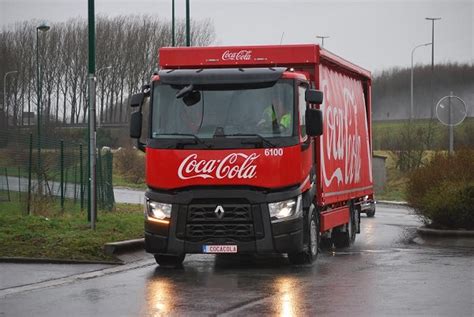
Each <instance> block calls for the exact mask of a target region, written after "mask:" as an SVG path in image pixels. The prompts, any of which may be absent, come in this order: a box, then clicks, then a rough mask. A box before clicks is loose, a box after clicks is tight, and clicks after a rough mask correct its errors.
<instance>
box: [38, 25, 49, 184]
mask: <svg viewBox="0 0 474 317" xmlns="http://www.w3.org/2000/svg"><path fill="white" fill-rule="evenodd" d="M49 29H50V27H49V25H47V24H45V23H43V24H41V25H39V26H37V27H36V85H37V87H36V89H37V91H36V98H37V108H36V116H37V118H38V119H37V125H38V127H37V133H38V189H40V188H41V176H40V174H41V98H42V96H41V77H40V74H41V71H40V61H39V32H40V31H41V32H47V31H48V30H49ZM40 191H41V190H40Z"/></svg>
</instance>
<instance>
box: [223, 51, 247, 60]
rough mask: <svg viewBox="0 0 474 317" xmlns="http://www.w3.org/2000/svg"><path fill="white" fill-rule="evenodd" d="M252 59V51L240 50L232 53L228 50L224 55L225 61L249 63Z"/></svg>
mask: <svg viewBox="0 0 474 317" xmlns="http://www.w3.org/2000/svg"><path fill="white" fill-rule="evenodd" d="M251 58H252V51H251V50H240V51H238V52H231V51H229V50H227V51H225V52H224V53H223V54H222V60H223V61H249V60H250V59H251Z"/></svg>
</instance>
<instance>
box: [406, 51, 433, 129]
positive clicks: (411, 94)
mask: <svg viewBox="0 0 474 317" xmlns="http://www.w3.org/2000/svg"><path fill="white" fill-rule="evenodd" d="M428 45H431V43H425V44H420V45H417V46H415V47H414V48H413V49H412V50H411V85H410V87H411V89H410V122H411V121H412V120H413V54H414V53H415V50H416V49H417V48H419V47H423V46H428Z"/></svg>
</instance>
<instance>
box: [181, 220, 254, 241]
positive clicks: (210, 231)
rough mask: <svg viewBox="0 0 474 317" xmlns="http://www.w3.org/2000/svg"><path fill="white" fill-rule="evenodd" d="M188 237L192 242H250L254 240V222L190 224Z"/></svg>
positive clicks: (187, 227) (187, 231) (187, 232)
mask: <svg viewBox="0 0 474 317" xmlns="http://www.w3.org/2000/svg"><path fill="white" fill-rule="evenodd" d="M186 237H187V240H188V241H191V242H203V241H212V240H215V239H224V240H226V241H242V242H248V241H252V240H254V237H255V234H254V230H253V224H188V225H187V226H186Z"/></svg>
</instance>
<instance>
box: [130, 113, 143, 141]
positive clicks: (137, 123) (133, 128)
mask: <svg viewBox="0 0 474 317" xmlns="http://www.w3.org/2000/svg"><path fill="white" fill-rule="evenodd" d="M142 117H143V115H142V113H141V112H140V111H136V112H134V113H132V116H131V117H130V137H131V138H132V139H140V137H141V136H142Z"/></svg>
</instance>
